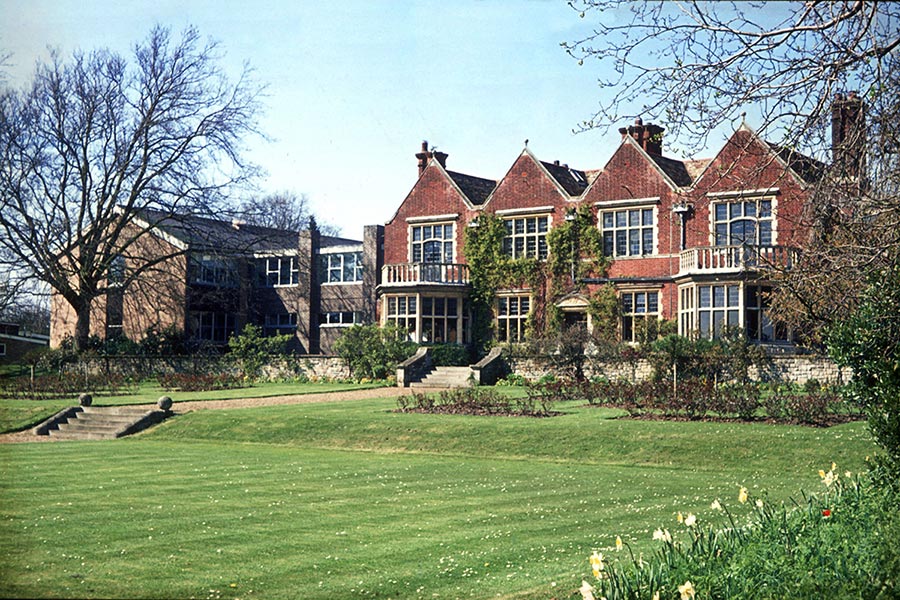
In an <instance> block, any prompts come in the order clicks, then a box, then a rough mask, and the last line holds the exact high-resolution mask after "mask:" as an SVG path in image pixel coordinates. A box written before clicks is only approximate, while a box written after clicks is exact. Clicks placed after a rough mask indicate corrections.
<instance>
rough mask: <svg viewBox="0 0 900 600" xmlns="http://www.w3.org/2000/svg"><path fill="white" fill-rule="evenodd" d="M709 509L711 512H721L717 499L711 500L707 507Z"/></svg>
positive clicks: (720, 505)
mask: <svg viewBox="0 0 900 600" xmlns="http://www.w3.org/2000/svg"><path fill="white" fill-rule="evenodd" d="M709 507H710V508H711V509H713V510H722V504H721V503H720V502H719V499H718V498H717V499H715V500H713V503H712V504H710V505H709Z"/></svg>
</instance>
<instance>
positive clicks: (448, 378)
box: [409, 367, 472, 388]
mask: <svg viewBox="0 0 900 600" xmlns="http://www.w3.org/2000/svg"><path fill="white" fill-rule="evenodd" d="M471 376H472V369H471V368H469V367H435V368H434V369H433V370H432V371H431V372H430V373H428V374H427V375H426V376H425V377H423V378H422V379H421V380H419V381H416V382H413V383H410V384H409V387H412V388H417V387H429V388H457V387H470V386H471V385H472V382H471Z"/></svg>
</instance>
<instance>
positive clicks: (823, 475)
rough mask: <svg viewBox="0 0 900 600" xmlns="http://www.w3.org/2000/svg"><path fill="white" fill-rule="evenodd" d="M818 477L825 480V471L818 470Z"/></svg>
mask: <svg viewBox="0 0 900 600" xmlns="http://www.w3.org/2000/svg"><path fill="white" fill-rule="evenodd" d="M819 477H821V478H822V479H825V469H819Z"/></svg>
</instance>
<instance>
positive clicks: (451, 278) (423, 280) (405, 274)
mask: <svg viewBox="0 0 900 600" xmlns="http://www.w3.org/2000/svg"><path fill="white" fill-rule="evenodd" d="M417 284H435V285H468V284H469V266H468V265H462V264H455V263H409V264H400V265H385V266H383V267H382V268H381V285H382V286H403V285H417Z"/></svg>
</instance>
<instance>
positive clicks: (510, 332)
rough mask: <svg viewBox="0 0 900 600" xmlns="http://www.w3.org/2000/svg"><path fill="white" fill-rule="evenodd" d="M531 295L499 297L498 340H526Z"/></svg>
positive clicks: (512, 341)
mask: <svg viewBox="0 0 900 600" xmlns="http://www.w3.org/2000/svg"><path fill="white" fill-rule="evenodd" d="M530 312H531V296H521V295H520V296H500V297H499V298H497V341H499V342H510V343H517V342H521V341H524V340H525V331H526V327H527V324H528V315H529V313H530Z"/></svg>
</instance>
